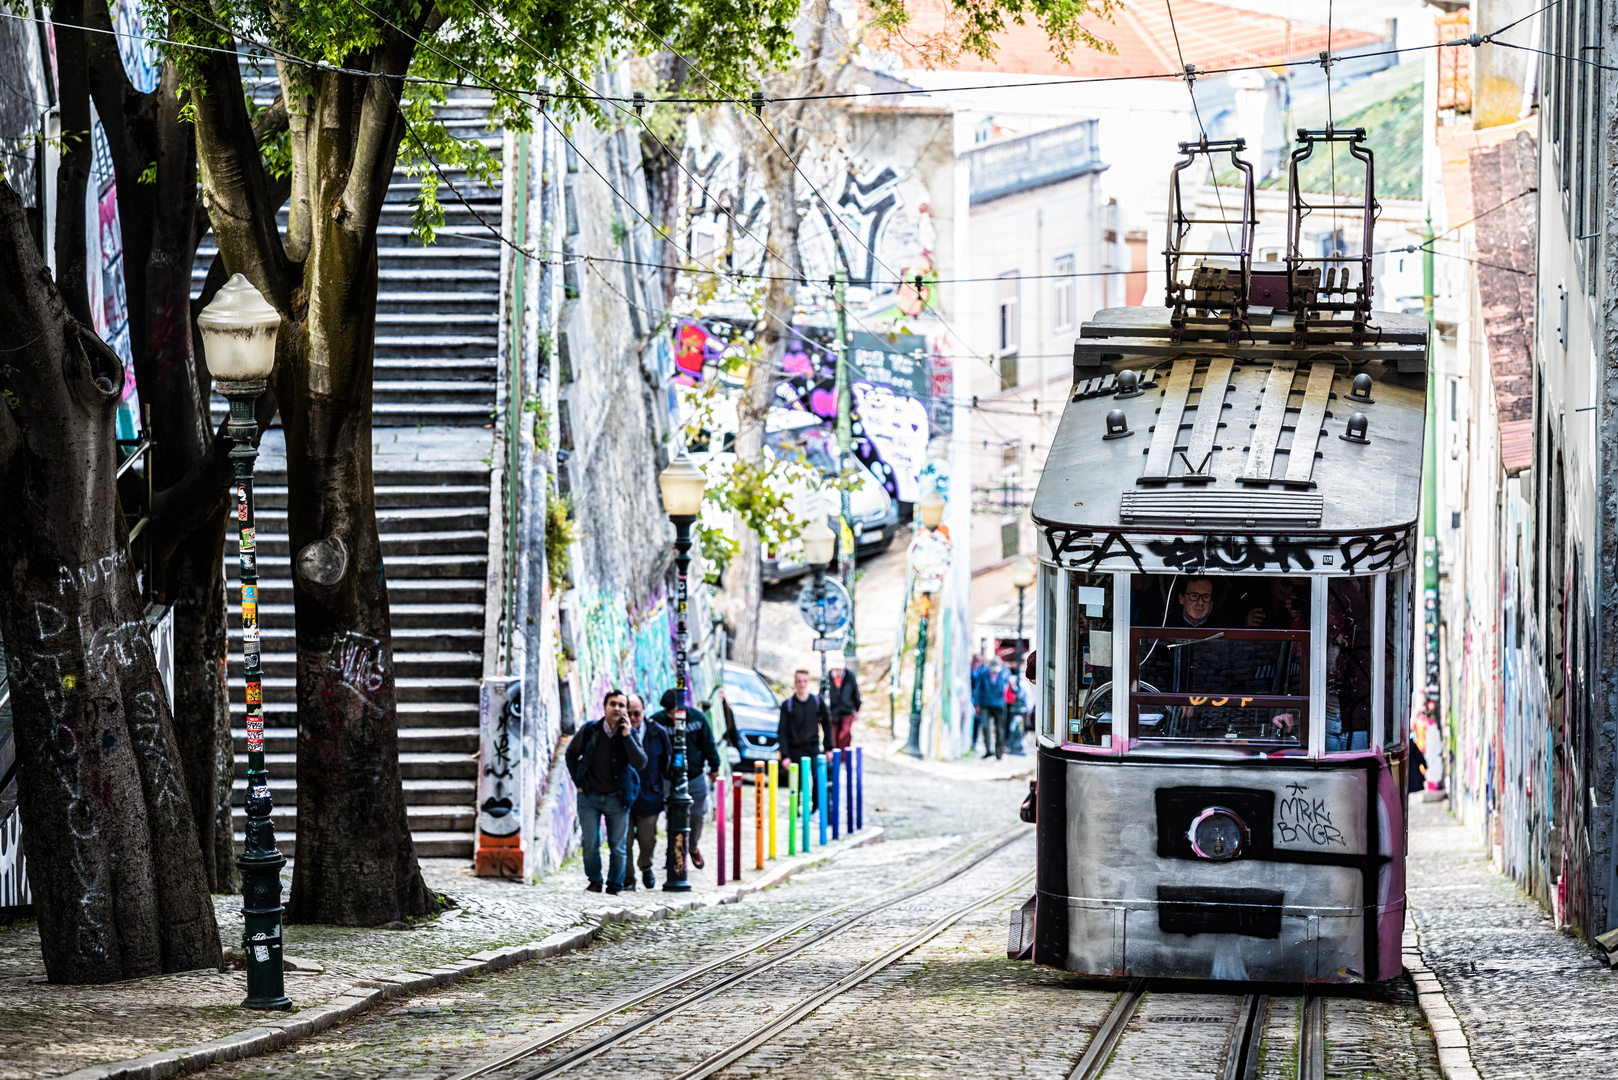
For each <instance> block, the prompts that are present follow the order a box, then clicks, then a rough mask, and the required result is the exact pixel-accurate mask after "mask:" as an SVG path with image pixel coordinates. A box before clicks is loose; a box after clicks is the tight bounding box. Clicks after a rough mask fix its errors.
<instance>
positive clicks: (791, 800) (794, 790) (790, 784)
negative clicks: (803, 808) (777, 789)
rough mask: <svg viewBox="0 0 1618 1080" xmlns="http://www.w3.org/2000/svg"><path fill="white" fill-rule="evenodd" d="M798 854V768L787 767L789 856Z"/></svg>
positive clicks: (794, 766) (792, 765)
mask: <svg viewBox="0 0 1618 1080" xmlns="http://www.w3.org/2000/svg"><path fill="white" fill-rule="evenodd" d="M797 853H798V766H797V764H796V763H793V764H791V765H788V766H787V854H788V855H796V854H797Z"/></svg>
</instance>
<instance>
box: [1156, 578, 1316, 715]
mask: <svg viewBox="0 0 1618 1080" xmlns="http://www.w3.org/2000/svg"><path fill="white" fill-rule="evenodd" d="M1131 585H1132V586H1135V587H1134V588H1132V593H1131V604H1130V608H1131V612H1130V614H1131V619H1130V622H1131V624H1132V628H1131V633H1130V644H1131V654H1130V661H1131V670H1130V675H1131V690H1130V702H1131V707H1132V711H1134V712H1135V713H1136V716H1137V725H1138V726H1137V735H1138V737H1139V738H1141V739H1151V740H1157V739H1191V740H1197V741H1238V742H1265V743H1276V744H1282V745H1292V746H1302V745H1304V744H1305V740H1306V735H1305V732H1306V727H1307V720H1308V701H1309V688H1308V667H1309V615H1310V612H1309V583H1308V581H1307V579H1300V578H1284V577H1258V576H1253V577H1219V578H1212V577H1194V576H1186V575H1161V574H1142V575H1136V576H1135V579H1134V580H1132V582H1131Z"/></svg>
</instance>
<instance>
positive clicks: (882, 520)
mask: <svg viewBox="0 0 1618 1080" xmlns="http://www.w3.org/2000/svg"><path fill="white" fill-rule="evenodd" d="M714 413H715V417H714V418H715V421H716V422H715V425H714V426H715V428H717V429H718V430H716V431H712V432H709V433H708V437H707V441H706V445H703V444H701V443H698V444H697V445H696V446H694V447H692V448H691V450H689V451H688V453H689V454H690V457H691V459H692V460H693V461H694V462H695V463H696V464H697V465H698V466H699V467H701V468H702V469H704V470H705V471H707V472H708V474H709V476H710V477H712V476H715V475H716V474H717V473H722V472H723V471H724V470H726V469H728V468H729V467H730V464H731V462H733V461H735V457H736V455H735V451H734V445H735V427H734V423H735V406H734V404H733V403H731V402H729V401H724V402H720V403H718V404H717V405H716V407H715V409H714ZM764 453H765V456H766V457H768V458H781V457H784V456H787V455H794V456H801V457H802V458H803V459H804V460H806V461H807V462H808V463H809V464H810V465H811V466H813V467H814V468H815V469H817V470H818V471H819V472H820V474H821V476H822V477H824V478H827V481H828V482H827V483H826V484H825V486H824V487H821V486H818V485H814V484H813V483H812V482H801V483H796V484H794V485H793V488H792V490H791V492H790V493H789V494H788V497H787V504H788V506H790V507H791V509H792V514H793V516H795V517H796V518H798V519H799V520H800V521H808V520H810V518H811V516H812V515H814V514H820V515H821V516H823V517H824V518H825V519H826V523H827V524H828V525H830V526H831V528H832V530H833V531H834V532H835V531H837V519H838V517H839V515H840V514H841V509H842V497H841V493H840V492H839V491H837V489H836V488H834V487H832V486H831V484H830V483H829V478H830V477H831V475H833V474H834V473H835V471H836V468H837V466H836V455H837V444H836V440H835V438H834V437H833V436H832V435H831V434H830V433H829V432H827V430H826V428H825V425H824V424H823V422H822V421H821V420H820V419H819V418H818V417H816V416H814V415H813V414H811V413H807V412H801V411H797V410H792V409H771V410H770V413H769V415H768V416H767V417H766V418H765V422H764ZM855 467H856V468H857V469H858V470H859V479H858V483H857V485H856V486H855V487H854V488H853V490H851V491H850V492H849V507H848V511H849V516H850V517H851V518H852V522H851V524H850V527H851V528H852V529H853V530H854V533H855V545H856V547H855V553H856V555H858V556H866V555H873V554H876V553H877V552H880V551H885V550H887V547H888V545H889V544H891V543H892V542H893V537H894V534H895V533H896V532H897V531H898V528H899V508H898V505H897V504H896V503H894V501H893V498H892V497H891V496H890V495H889V494H888V491H887V489H886V488H884V487H883V486H882V481H880V480H878V479H877V478H876V476H875V475H874V474H872V472H871V470H870V469H868V468H866V467H865V465H863V464H861V463H859V462H856V463H855ZM703 519H704V522H703V523H704V524H705V525H707V526H709V527H710V528H727V529H728V528H729V527H730V526H731V522H730V517H729V515H728V514H727V513H725V512H724V511H723V510H720V509H719V508H718V507H716V506H713V505H712V504H704V506H703ZM760 563H761V570H762V577H763V579H764V583H765V584H767V585H774V584H777V583H779V582H782V581H786V580H789V579H791V578H794V577H799V576H801V575H803V574H805V573H808V571H809V567H808V564H806V563H805V562H804V561H803V556H802V546H801V545H800V544H799V542H798V541H796V540H789V541H787V542H786V543H785V544H783V545H781V547H780V548H778V549H775V550H768V549H767V550H765V551H764V552H763V553H762V556H761V559H760Z"/></svg>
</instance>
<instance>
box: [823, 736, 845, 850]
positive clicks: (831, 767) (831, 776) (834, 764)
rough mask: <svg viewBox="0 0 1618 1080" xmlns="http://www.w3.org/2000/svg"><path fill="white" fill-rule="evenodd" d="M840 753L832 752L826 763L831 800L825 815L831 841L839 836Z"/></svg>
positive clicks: (839, 751)
mask: <svg viewBox="0 0 1618 1080" xmlns="http://www.w3.org/2000/svg"><path fill="white" fill-rule="evenodd" d="M842 753H843V752H842V751H841V750H833V751H832V752H831V755H830V757H829V758H828V759H827V761H826V774H827V775H826V780H827V783H828V786H829V787H830V788H831V800H830V801H829V802H827V803H826V813H827V814H829V815H830V816H831V838H832V839H833V840H835V839H837V837H838V835H839V830H838V828H837V819H838V817H839V815H838V813H837V788H838V778H839V775H840V773H839V770H838V766H839V765H841V764H842Z"/></svg>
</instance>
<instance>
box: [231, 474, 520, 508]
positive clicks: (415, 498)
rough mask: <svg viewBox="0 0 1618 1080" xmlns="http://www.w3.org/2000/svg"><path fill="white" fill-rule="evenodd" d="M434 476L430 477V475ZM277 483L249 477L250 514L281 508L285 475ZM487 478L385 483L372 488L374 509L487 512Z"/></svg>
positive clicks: (282, 505) (283, 500) (282, 506)
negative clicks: (481, 480)
mask: <svg viewBox="0 0 1618 1080" xmlns="http://www.w3.org/2000/svg"><path fill="white" fill-rule="evenodd" d="M430 475H434V474H430ZM277 479H278V481H279V482H277V483H265V482H264V481H263V479H262V478H261V477H257V476H255V477H254V478H253V511H254V513H255V515H256V514H257V513H258V511H259V510H261V509H262V510H267V509H270V508H279V509H283V510H284V509H285V508H286V505H287V488H286V477H285V474H279V475H278V477H277ZM487 479H488V478H487V477H485V478H484V480H485V482H484V483H481V484H477V483H473V484H387V485H378V486H377V487H376V488H375V494H374V496H373V497H374V498H375V500H376V505H377V508H378V509H394V508H401V509H411V508H425V507H431V506H481V507H483V508H484V512H485V513H487V511H488V507H489V485H488V483H487Z"/></svg>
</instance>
